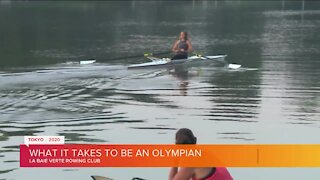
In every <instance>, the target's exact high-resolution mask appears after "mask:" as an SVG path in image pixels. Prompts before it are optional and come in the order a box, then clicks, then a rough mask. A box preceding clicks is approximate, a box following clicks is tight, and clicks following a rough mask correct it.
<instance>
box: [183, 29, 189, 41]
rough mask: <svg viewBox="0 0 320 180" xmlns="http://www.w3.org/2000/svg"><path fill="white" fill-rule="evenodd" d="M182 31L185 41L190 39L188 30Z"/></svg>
mask: <svg viewBox="0 0 320 180" xmlns="http://www.w3.org/2000/svg"><path fill="white" fill-rule="evenodd" d="M181 33H183V34H184V40H185V41H186V40H188V32H186V31H182V32H181Z"/></svg>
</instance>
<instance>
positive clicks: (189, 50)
mask: <svg viewBox="0 0 320 180" xmlns="http://www.w3.org/2000/svg"><path fill="white" fill-rule="evenodd" d="M187 45H188V52H189V53H191V52H192V51H193V48H192V45H191V42H190V41H187Z"/></svg>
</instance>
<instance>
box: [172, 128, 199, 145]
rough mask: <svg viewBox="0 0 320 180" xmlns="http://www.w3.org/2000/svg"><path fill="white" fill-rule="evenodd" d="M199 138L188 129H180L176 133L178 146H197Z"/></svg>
mask: <svg viewBox="0 0 320 180" xmlns="http://www.w3.org/2000/svg"><path fill="white" fill-rule="evenodd" d="M196 143H197V138H196V137H195V136H194V135H193V133H192V131H191V130H190V129H187V128H182V129H179V130H178V131H177V133H176V144H196Z"/></svg>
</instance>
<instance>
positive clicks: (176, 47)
mask: <svg viewBox="0 0 320 180" xmlns="http://www.w3.org/2000/svg"><path fill="white" fill-rule="evenodd" d="M178 43H179V41H176V42H175V43H174V45H173V47H172V51H173V52H175V53H176V52H178V51H179V50H178Z"/></svg>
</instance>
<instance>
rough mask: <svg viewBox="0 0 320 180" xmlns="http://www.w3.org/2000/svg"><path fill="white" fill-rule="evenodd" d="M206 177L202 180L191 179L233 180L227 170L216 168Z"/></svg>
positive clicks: (194, 179)
mask: <svg viewBox="0 0 320 180" xmlns="http://www.w3.org/2000/svg"><path fill="white" fill-rule="evenodd" d="M212 172H213V173H210V174H209V175H208V176H207V177H205V178H203V179H197V178H192V179H193V180H233V178H232V177H231V175H230V173H229V172H228V170H227V168H225V167H217V168H216V170H215V171H212Z"/></svg>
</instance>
